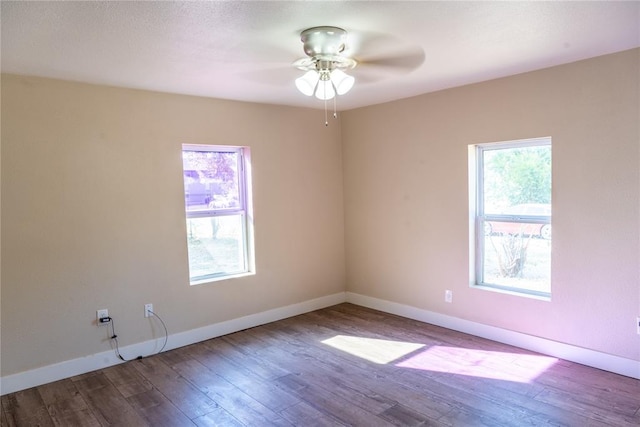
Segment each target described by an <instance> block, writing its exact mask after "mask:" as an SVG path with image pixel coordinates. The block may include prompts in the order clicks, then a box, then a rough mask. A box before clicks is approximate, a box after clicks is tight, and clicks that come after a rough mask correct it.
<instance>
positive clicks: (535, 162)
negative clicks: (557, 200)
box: [476, 138, 551, 296]
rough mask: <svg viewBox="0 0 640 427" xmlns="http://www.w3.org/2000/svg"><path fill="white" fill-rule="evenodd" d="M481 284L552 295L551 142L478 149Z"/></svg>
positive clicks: (478, 276)
mask: <svg viewBox="0 0 640 427" xmlns="http://www.w3.org/2000/svg"><path fill="white" fill-rule="evenodd" d="M476 155H477V168H476V169H477V170H476V172H477V177H476V178H477V196H478V197H477V206H476V225H477V227H476V234H477V236H476V246H477V247H476V282H477V284H479V285H484V286H492V287H497V288H504V289H508V290H516V291H520V292H525V293H531V294H538V295H543V296H548V295H549V294H550V292H551V286H550V277H551V140H550V139H549V138H541V139H536V140H525V141H513V142H509V143H497V144H486V145H480V146H478V147H477V151H476Z"/></svg>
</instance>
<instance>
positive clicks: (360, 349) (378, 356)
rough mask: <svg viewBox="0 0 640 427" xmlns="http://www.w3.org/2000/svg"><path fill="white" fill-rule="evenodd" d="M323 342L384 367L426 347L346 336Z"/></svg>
mask: <svg viewBox="0 0 640 427" xmlns="http://www.w3.org/2000/svg"><path fill="white" fill-rule="evenodd" d="M322 342H323V343H324V344H327V345H329V346H331V347H333V348H336V349H338V350H341V351H344V352H346V353H349V354H352V355H354V356H357V357H360V358H362V359H365V360H368V361H370V362H373V363H378V364H382V365H384V364H387V363H390V362H393V361H394V360H397V359H399V358H401V357H403V356H406V355H408V354H410V353H413V352H414V351H416V350H419V349H421V348H423V347H424V344H418V343H411V342H403V341H389V340H381V339H375V338H362V337H352V336H346V335H336V336H335V337H333V338H329V339H326V340H324V341H322Z"/></svg>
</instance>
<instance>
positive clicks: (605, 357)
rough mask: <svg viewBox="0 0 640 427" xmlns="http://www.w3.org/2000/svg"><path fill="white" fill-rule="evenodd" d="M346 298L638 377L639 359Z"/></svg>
mask: <svg viewBox="0 0 640 427" xmlns="http://www.w3.org/2000/svg"><path fill="white" fill-rule="evenodd" d="M347 302H350V303H352V304H356V305H360V306H363V307H368V308H372V309H375V310H379V311H383V312H385V313H391V314H395V315H398V316H402V317H407V318H409V319H414V320H419V321H421V322H425V323H430V324H432V325H436V326H442V327H443V328H447V329H453V330H454V331H459V332H464V333H467V334H470V335H475V336H477V337H481V338H487V339H490V340H493V341H498V342H501V343H503V344H509V345H513V346H515V347H520V348H524V349H527V350H531V351H535V352H538V353H542V354H545V355H548V356H553V357H557V358H559V359H564V360H569V361H571V362H576V363H580V364H582V365H587V366H591V367H593V368H598V369H603V370H605V371H609V372H614V373H616V374H620V375H625V376H627V377H631V378H636V379H640V361H638V360H632V359H626V358H624V357H620V356H614V355H611V354H607V353H602V352H599V351H595V350H590V349H587V348H582V347H577V346H573V345H570V344H564V343H561V342H557V341H552V340H548V339H545V338H539V337H534V336H531V335H527V334H523V333H520V332H514V331H509V330H507V329H502V328H497V327H495V326H488V325H483V324H481V323H476V322H471V321H469V320H464V319H460V318H457V317H452V316H447V315H445V314H440V313H435V312H432V311H428V310H422V309H419V308H416V307H411V306H408V305H404V304H398V303H395V302H390V301H386V300H381V299H378V298H372V297H368V296H365V295H360V294H355V293H352V292H347Z"/></svg>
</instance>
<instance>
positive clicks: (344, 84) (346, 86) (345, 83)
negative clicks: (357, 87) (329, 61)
mask: <svg viewBox="0 0 640 427" xmlns="http://www.w3.org/2000/svg"><path fill="white" fill-rule="evenodd" d="M355 81H356V79H354V78H353V77H352V76H350V75H348V74H347V73H345V72H344V71H342V70H333V71H332V72H331V82H332V83H333V85H334V86H335V88H336V92H338V95H344V94H345V93H347V92H349V91H350V90H351V88H352V87H353V83H354V82H355Z"/></svg>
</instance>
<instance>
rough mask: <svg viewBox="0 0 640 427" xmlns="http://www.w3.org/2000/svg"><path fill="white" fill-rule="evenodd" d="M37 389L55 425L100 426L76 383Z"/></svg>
mask: <svg viewBox="0 0 640 427" xmlns="http://www.w3.org/2000/svg"><path fill="white" fill-rule="evenodd" d="M37 389H38V392H39V393H40V396H41V397H42V400H43V402H44V403H45V405H46V406H47V411H48V412H49V415H50V416H51V419H52V421H53V423H54V424H55V425H58V426H80V425H84V426H99V425H100V422H99V421H98V419H97V418H96V417H95V416H94V415H93V413H92V412H91V409H90V408H89V405H87V402H86V401H85V400H84V398H83V397H82V395H81V394H80V392H79V391H78V388H77V387H76V385H75V383H74V382H73V381H71V380H70V379H66V380H61V381H56V382H53V383H49V384H45V385H41V386H39V387H37Z"/></svg>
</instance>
